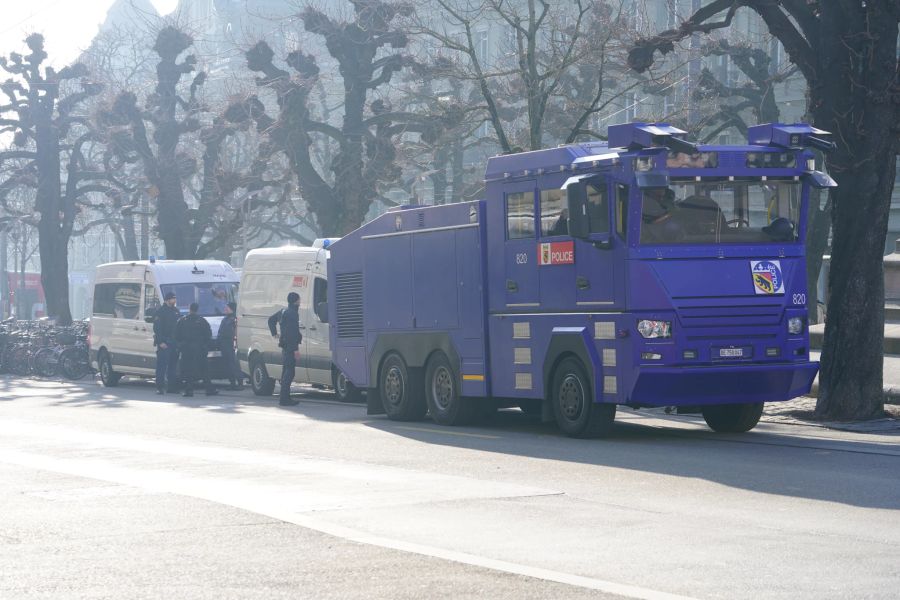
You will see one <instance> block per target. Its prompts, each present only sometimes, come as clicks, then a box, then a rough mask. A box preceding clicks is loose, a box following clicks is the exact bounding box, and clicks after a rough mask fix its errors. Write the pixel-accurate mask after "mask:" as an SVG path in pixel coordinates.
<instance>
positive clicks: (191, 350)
mask: <svg viewBox="0 0 900 600" xmlns="http://www.w3.org/2000/svg"><path fill="white" fill-rule="evenodd" d="M199 310H200V305H199V304H197V303H196V302H192V303H191V306H190V309H189V312H188V314H186V315H185V316H183V317H181V319H179V321H178V324H177V325H176V326H175V341H176V342H178V349H179V350H180V351H181V361H180V363H179V366H180V367H181V377H182V379H183V381H184V392H183V394H182V395H184V396H185V397H190V396H193V395H194V382H195V381H197V380H199V379H202V380H203V381H204V383H205V384H206V395H207V396H214V395H215V394H216V390H215V389H214V388H213V387H212V383H211V382H210V380H209V370H208V368H207V365H206V355H207V352H208V351H209V342H210V340H212V328H211V327H210V326H209V322H207V320H206V319H204V318H203V317H201V316H200V315H199V314H197V313H198V311H199Z"/></svg>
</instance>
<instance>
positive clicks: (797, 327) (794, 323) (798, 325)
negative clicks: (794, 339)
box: [788, 317, 803, 335]
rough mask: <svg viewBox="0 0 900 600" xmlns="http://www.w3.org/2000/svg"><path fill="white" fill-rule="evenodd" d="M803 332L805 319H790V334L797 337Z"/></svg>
mask: <svg viewBox="0 0 900 600" xmlns="http://www.w3.org/2000/svg"><path fill="white" fill-rule="evenodd" d="M802 332H803V319H801V318H800V317H791V318H790V319H788V333H790V334H791V335H797V334H798V333H802Z"/></svg>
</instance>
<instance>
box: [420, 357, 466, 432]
mask: <svg viewBox="0 0 900 600" xmlns="http://www.w3.org/2000/svg"><path fill="white" fill-rule="evenodd" d="M459 391H460V390H459V376H458V375H457V373H456V371H455V370H454V368H453V365H451V364H450V360H449V359H448V358H447V356H446V355H445V354H444V353H443V352H436V353H435V354H434V355H433V356H432V357H431V358H430V359H429V360H428V365H427V366H426V368H425V399H426V400H427V402H428V411H429V412H430V413H431V418H432V419H434V422H435V423H438V424H439V425H465V424H467V423H471V422H472V420H473V418H474V417H475V405H474V403H473V402H472V401H471V400H470V399H469V398H463V397H461V396H460V395H459Z"/></svg>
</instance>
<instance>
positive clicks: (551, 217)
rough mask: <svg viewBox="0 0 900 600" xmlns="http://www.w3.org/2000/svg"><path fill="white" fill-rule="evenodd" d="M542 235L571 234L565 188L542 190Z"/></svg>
mask: <svg viewBox="0 0 900 600" xmlns="http://www.w3.org/2000/svg"><path fill="white" fill-rule="evenodd" d="M541 235H542V236H550V235H569V209H568V208H567V207H566V195H565V192H564V191H563V190H560V189H553V190H541Z"/></svg>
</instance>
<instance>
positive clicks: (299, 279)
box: [291, 275, 307, 288]
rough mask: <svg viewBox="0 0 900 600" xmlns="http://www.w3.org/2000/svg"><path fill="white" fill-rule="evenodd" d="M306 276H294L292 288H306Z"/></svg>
mask: <svg viewBox="0 0 900 600" xmlns="http://www.w3.org/2000/svg"><path fill="white" fill-rule="evenodd" d="M306 281H307V280H306V275H294V282H293V284H292V285H291V287H301V288H302V287H306Z"/></svg>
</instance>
